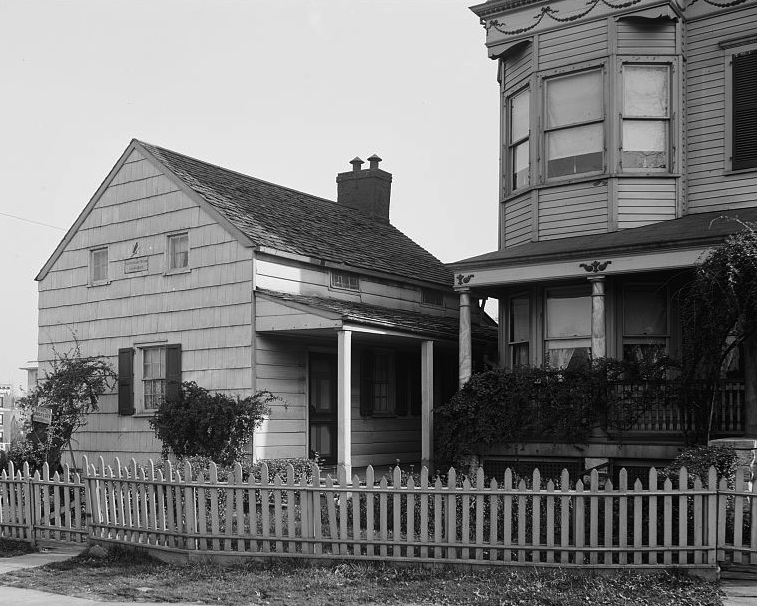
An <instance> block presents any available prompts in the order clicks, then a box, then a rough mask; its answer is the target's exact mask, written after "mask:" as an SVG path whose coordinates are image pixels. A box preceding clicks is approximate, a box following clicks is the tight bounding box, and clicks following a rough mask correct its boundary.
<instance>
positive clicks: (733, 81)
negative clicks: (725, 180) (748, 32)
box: [726, 45, 757, 170]
mask: <svg viewBox="0 0 757 606" xmlns="http://www.w3.org/2000/svg"><path fill="white" fill-rule="evenodd" d="M734 50H735V51H736V52H734V53H733V54H732V55H730V59H731V60H730V63H731V65H730V70H726V73H727V84H730V96H731V98H730V100H729V101H728V103H729V105H728V106H727V107H728V109H729V110H730V112H729V113H730V116H727V118H729V119H728V120H727V128H729V130H730V149H729V150H728V152H730V153H728V152H727V153H726V155H727V156H730V169H731V170H747V169H756V168H757V45H752V46H749V47H738V48H736V49H734Z"/></svg>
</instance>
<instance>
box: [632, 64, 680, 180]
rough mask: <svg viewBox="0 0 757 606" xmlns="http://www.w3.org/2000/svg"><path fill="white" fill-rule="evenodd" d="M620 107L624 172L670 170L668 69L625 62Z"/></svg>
mask: <svg viewBox="0 0 757 606" xmlns="http://www.w3.org/2000/svg"><path fill="white" fill-rule="evenodd" d="M622 73H623V101H622V107H621V124H622V126H621V142H622V144H621V165H622V166H623V169H624V170H658V171H659V170H669V168H670V162H669V156H670V104H671V95H670V66H669V65H647V64H634V63H625V64H623V68H622Z"/></svg>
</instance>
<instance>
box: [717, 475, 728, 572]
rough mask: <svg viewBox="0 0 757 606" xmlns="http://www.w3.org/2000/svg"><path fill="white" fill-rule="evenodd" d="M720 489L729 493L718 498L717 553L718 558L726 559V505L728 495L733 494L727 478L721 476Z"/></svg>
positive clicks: (722, 492) (724, 492)
mask: <svg viewBox="0 0 757 606" xmlns="http://www.w3.org/2000/svg"><path fill="white" fill-rule="evenodd" d="M718 490H719V491H720V493H721V494H726V495H728V496H727V497H726V498H724V499H718V537H717V544H718V553H717V559H718V560H721V561H722V560H724V559H725V549H723V547H725V545H726V542H727V540H728V537H727V536H726V525H725V522H726V505H727V503H728V497H730V496H731V494H732V493H731V491H730V490H729V489H728V480H726V479H725V478H721V479H720V482H719V486H718Z"/></svg>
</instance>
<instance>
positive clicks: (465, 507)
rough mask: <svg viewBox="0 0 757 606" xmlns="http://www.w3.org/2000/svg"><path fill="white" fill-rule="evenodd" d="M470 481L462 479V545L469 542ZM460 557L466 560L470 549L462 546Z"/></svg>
mask: <svg viewBox="0 0 757 606" xmlns="http://www.w3.org/2000/svg"><path fill="white" fill-rule="evenodd" d="M470 489H471V483H470V480H468V478H465V479H464V480H463V493H462V526H461V529H460V543H461V544H462V545H468V544H470V495H469V494H468V493H469V492H470ZM460 558H461V559H463V560H467V559H468V558H470V549H468V548H467V547H463V548H462V549H461V551H460Z"/></svg>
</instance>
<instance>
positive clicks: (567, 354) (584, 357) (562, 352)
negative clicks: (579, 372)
mask: <svg viewBox="0 0 757 606" xmlns="http://www.w3.org/2000/svg"><path fill="white" fill-rule="evenodd" d="M590 355H591V347H589V346H588V345H587V346H586V347H561V346H560V343H559V342H557V343H555V344H547V356H548V362H549V365H550V366H554V367H555V368H576V367H579V366H582V365H584V364H586V363H588V361H589V356H590Z"/></svg>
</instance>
